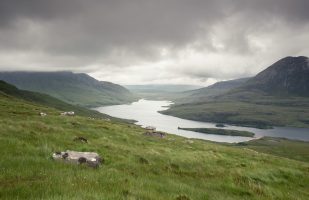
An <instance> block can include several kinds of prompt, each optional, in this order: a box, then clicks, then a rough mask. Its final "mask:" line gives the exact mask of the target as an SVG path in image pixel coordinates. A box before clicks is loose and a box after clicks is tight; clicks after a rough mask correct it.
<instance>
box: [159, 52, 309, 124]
mask: <svg viewBox="0 0 309 200" xmlns="http://www.w3.org/2000/svg"><path fill="white" fill-rule="evenodd" d="M307 60H308V58H307V57H304V56H301V57H287V58H284V59H281V60H279V61H278V62H276V63H274V64H273V65H271V66H270V67H268V68H267V69H265V70H264V71H262V72H261V73H259V74H257V75H256V76H255V77H253V78H250V79H248V80H246V81H245V82H243V83H241V85H239V87H235V88H233V87H231V89H230V90H228V91H225V92H224V93H220V94H217V95H212V96H206V98H205V95H203V94H197V95H195V96H193V97H192V98H191V99H190V101H189V100H187V99H188V98H187V99H186V98H182V99H179V100H178V99H176V104H175V105H173V106H172V107H171V108H170V109H169V110H166V111H162V113H164V114H169V115H173V116H177V117H181V118H185V119H192V120H198V121H207V122H217V123H228V124H235V125H241V126H253V127H258V128H270V127H272V126H292V127H309V120H308V118H309V97H308V96H307V92H308V88H309V74H308V71H309V67H308V63H307ZM227 84H228V83H227ZM201 93H202V92H201ZM199 95H201V96H203V97H204V98H197V97H198V96H199ZM184 99H185V101H184ZM282 116H284V117H282Z"/></svg>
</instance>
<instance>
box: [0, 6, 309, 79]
mask: <svg viewBox="0 0 309 200" xmlns="http://www.w3.org/2000/svg"><path fill="white" fill-rule="evenodd" d="M308 9H309V0H0V70H1V71H8V70H10V71H14V70H23V71H25V70H27V71H30V70H31V71H32V70H35V71H59V70H71V71H74V72H85V73H88V74H90V75H92V76H94V77H95V78H97V79H100V80H106V81H112V82H115V83H120V84H142V83H175V84H176V83H181V84H199V85H208V84H210V83H213V82H215V81H219V80H228V79H233V78H239V77H246V76H253V75H255V74H256V73H258V72H259V71H261V70H262V69H264V68H266V67H267V66H269V65H270V64H272V63H273V62H275V61H277V60H278V59H280V58H283V57H285V56H289V55H291V56H298V55H304V56H309V11H308Z"/></svg>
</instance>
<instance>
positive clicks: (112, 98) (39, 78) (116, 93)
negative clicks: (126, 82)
mask: <svg viewBox="0 0 309 200" xmlns="http://www.w3.org/2000/svg"><path fill="white" fill-rule="evenodd" d="M0 80H4V81H5V82H8V83H10V84H13V85H15V86H16V87H18V88H20V89H23V90H30V91H35V92H40V93H45V94H48V95H50V96H53V97H55V98H57V99H60V100H62V101H65V102H67V103H70V104H74V105H80V106H86V107H95V106H101V105H110V104H123V103H128V102H132V101H134V100H135V99H136V97H134V95H133V94H132V93H130V91H128V90H127V89H126V88H124V87H122V86H120V85H117V84H113V83H110V82H103V81H98V80H96V79H94V78H92V77H91V76H89V75H87V74H83V73H72V72H0Z"/></svg>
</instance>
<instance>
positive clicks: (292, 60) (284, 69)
mask: <svg viewBox="0 0 309 200" xmlns="http://www.w3.org/2000/svg"><path fill="white" fill-rule="evenodd" d="M245 87H246V88H250V89H259V90H262V91H264V92H267V93H270V94H284V95H285V94H295V95H300V96H309V64H308V57H306V56H298V57H291V56H289V57H285V58H283V59H281V60H279V61H277V62H275V63H274V64H272V65H271V66H269V67H268V68H267V69H265V70H264V71H262V72H260V73H259V74H257V75H256V76H255V77H254V78H252V79H251V80H249V81H248V83H247V84H246V86H245Z"/></svg>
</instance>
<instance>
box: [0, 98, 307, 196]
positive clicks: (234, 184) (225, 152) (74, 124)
mask: <svg viewBox="0 0 309 200" xmlns="http://www.w3.org/2000/svg"><path fill="white" fill-rule="evenodd" d="M39 111H44V112H47V113H48V114H49V115H48V116H47V117H40V116H38V115H37V112H39ZM143 132H144V130H143V129H141V128H140V127H138V126H135V125H129V124H123V123H116V122H108V121H104V120H91V119H88V118H86V117H79V116H75V117H63V116H59V111H57V110H55V109H50V108H46V107H42V106H38V105H34V104H27V103H25V102H24V101H21V100H18V99H16V98H13V97H8V96H5V95H3V94H1V93H0V152H1V154H0V160H1V162H0V199H100V200H101V199H156V200H161V199H162V200H166V199H176V198H177V197H179V195H183V196H182V197H184V196H186V197H188V198H178V199H189V198H190V199H216V200H220V199H224V200H229V199H308V196H309V193H308V191H309V171H308V169H309V163H307V162H300V161H294V160H290V159H285V158H279V157H274V156H271V155H267V154H261V153H257V152H255V151H252V150H248V149H240V148H235V147H228V146H223V145H219V144H215V143H211V142H205V141H201V140H193V141H194V143H192V142H188V140H187V139H185V138H181V137H177V136H173V135H168V136H167V137H166V138H163V139H160V138H154V137H149V136H144V135H143ZM75 136H84V137H86V138H87V139H88V140H89V143H88V144H81V143H76V142H74V141H73V138H74V137H75ZM67 149H69V150H77V151H96V152H98V153H99V154H100V155H102V156H103V157H104V159H105V164H104V165H103V166H101V167H100V168H99V169H91V168H87V167H83V166H75V165H70V164H64V163H60V162H55V161H53V160H52V159H51V158H50V157H51V154H52V152H54V151H60V150H67Z"/></svg>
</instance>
